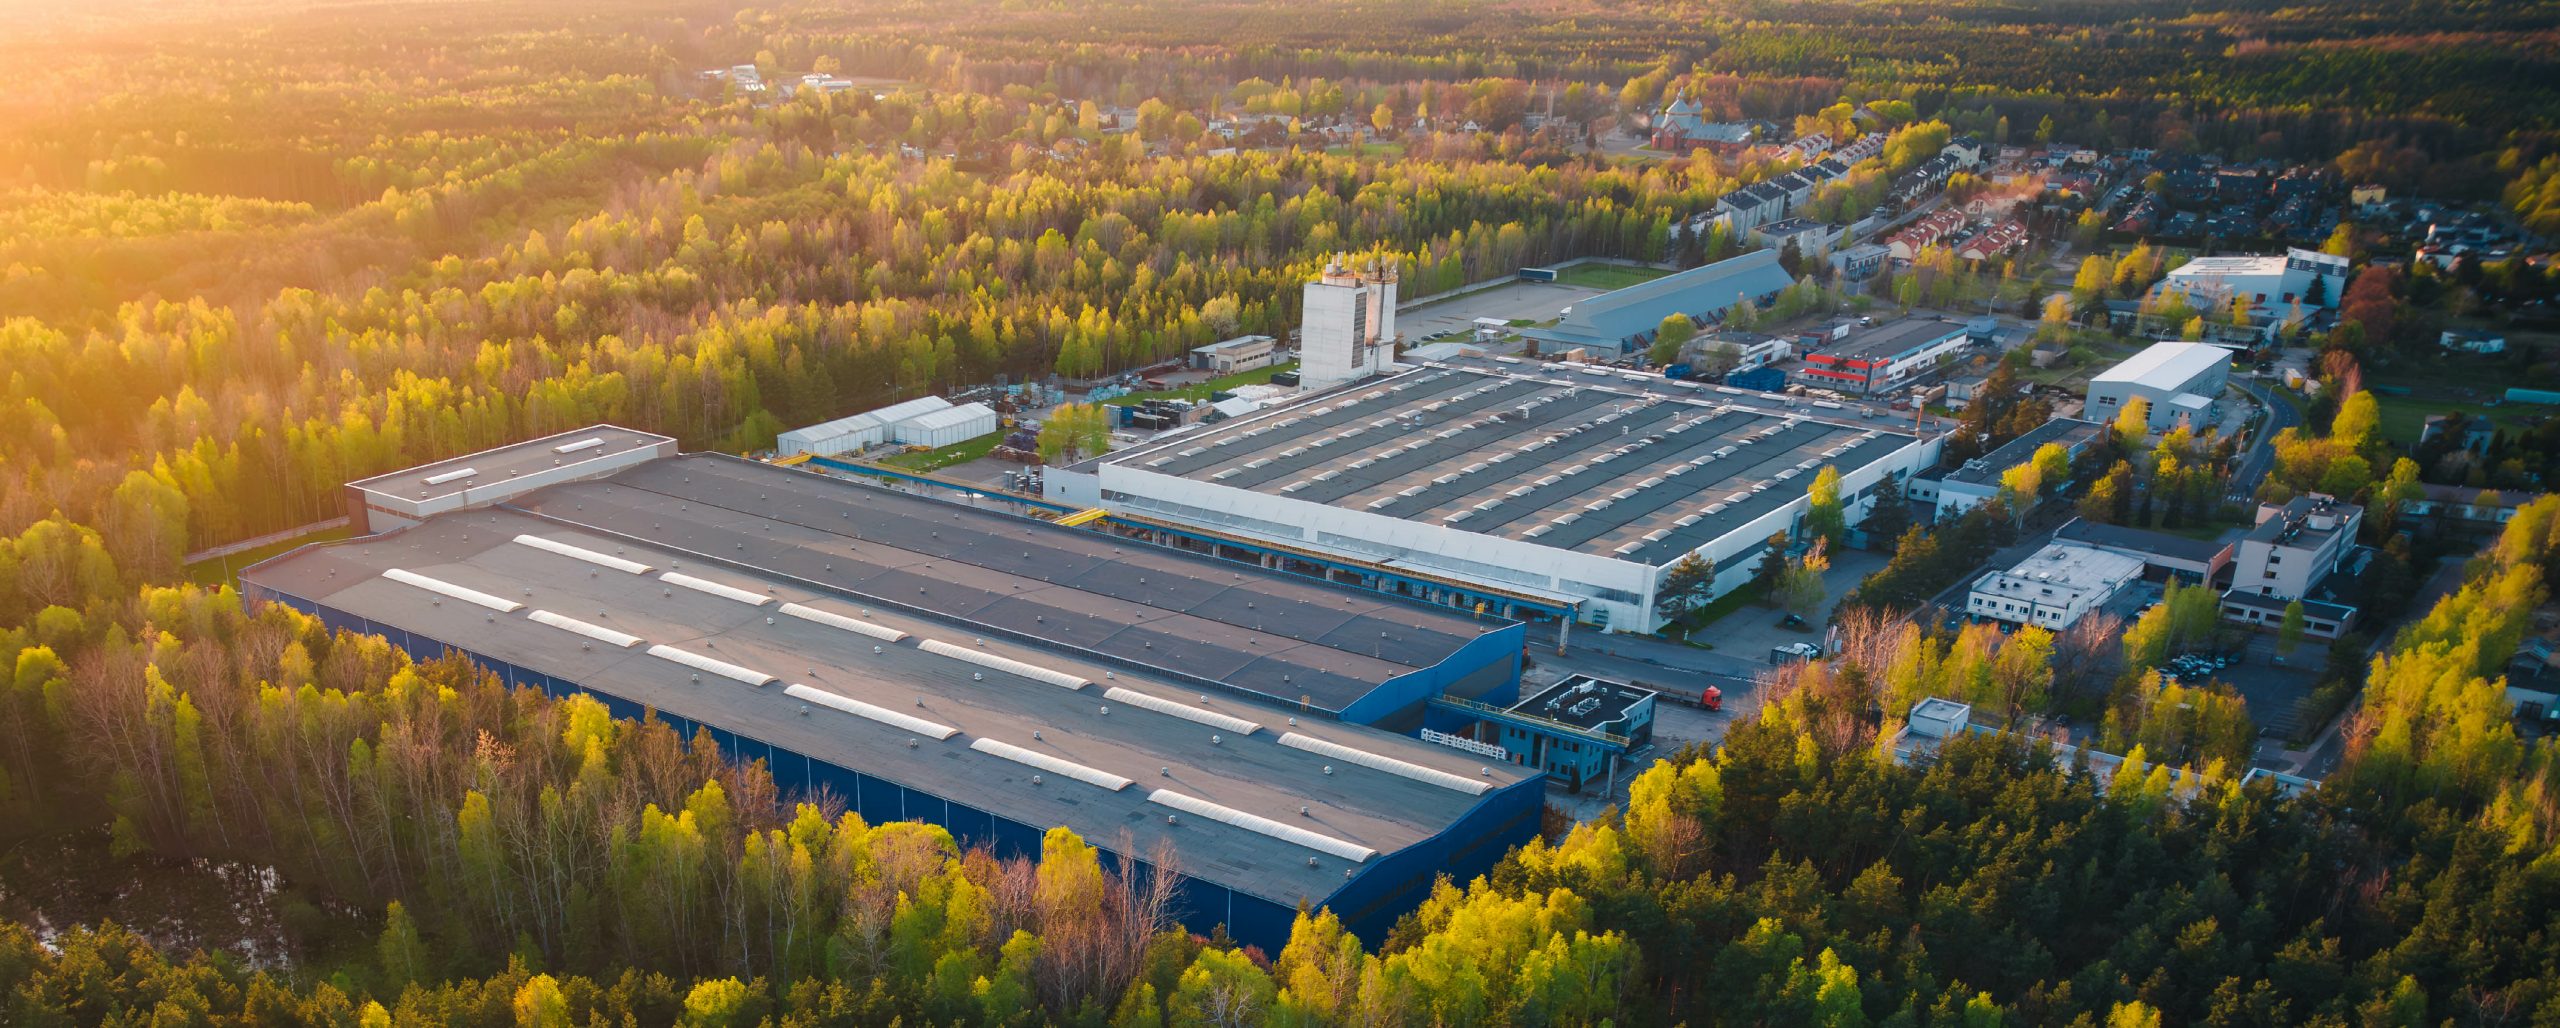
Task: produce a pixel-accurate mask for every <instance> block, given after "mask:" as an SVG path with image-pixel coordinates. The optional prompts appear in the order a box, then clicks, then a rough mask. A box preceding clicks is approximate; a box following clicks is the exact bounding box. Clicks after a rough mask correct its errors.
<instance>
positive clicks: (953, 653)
mask: <svg viewBox="0 0 2560 1028" xmlns="http://www.w3.org/2000/svg"><path fill="white" fill-rule="evenodd" d="M916 648H917V649H919V650H923V651H925V652H926V653H933V654H940V655H942V656H945V657H949V658H951V659H953V660H961V661H967V662H969V663H971V664H976V665H978V666H979V667H987V668H994V669H996V670H998V671H1002V672H1004V673H1006V674H1008V675H1018V676H1020V677H1023V678H1028V679H1031V680H1032V681H1035V682H1047V683H1049V684H1050V685H1054V686H1057V687H1058V688H1061V689H1082V688H1084V687H1085V686H1088V685H1092V684H1093V681H1092V680H1091V679H1086V678H1078V677H1076V676H1074V675H1071V674H1068V673H1066V672H1064V671H1052V670H1050V669H1048V668H1045V667H1041V666H1040V665H1038V664H1027V663H1024V662H1022V661H1019V660H1015V659H1013V658H1011V657H999V656H996V655H995V654H992V653H987V652H984V651H981V650H973V649H970V648H968V647H966V646H953V645H951V644H950V643H947V642H943V641H941V640H939V639H927V640H925V641H923V642H920V643H917V644H916Z"/></svg>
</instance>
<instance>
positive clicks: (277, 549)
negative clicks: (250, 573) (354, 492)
mask: <svg viewBox="0 0 2560 1028" xmlns="http://www.w3.org/2000/svg"><path fill="white" fill-rule="evenodd" d="M355 534H356V530H355V528H354V527H353V526H350V525H340V526H338V527H336V528H331V529H326V530H323V531H318V532H313V533H311V534H310V535H301V536H295V537H293V538H291V539H287V540H285V541H283V542H280V543H268V544H267V545H265V546H261V547H258V548H256V549H253V550H242V551H240V552H238V553H235V554H232V555H230V556H228V557H215V558H213V559H212V560H205V561H198V562H196V563H193V564H189V565H187V569H186V571H187V581H190V582H194V583H195V584H197V585H207V586H217V585H231V584H234V583H233V582H232V576H234V575H237V574H239V573H240V569H241V568H245V567H248V566H249V565H251V564H255V563H257V562H259V561H262V560H265V559H267V558H269V557H273V556H275V555H276V554H279V553H283V552H286V551H288V550H295V549H300V548H302V547H305V546H309V545H311V544H312V543H325V542H329V541H331V540H334V539H346V538H351V537H353V536H354V535H355Z"/></svg>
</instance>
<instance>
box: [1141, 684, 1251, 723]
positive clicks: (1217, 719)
mask: <svg viewBox="0 0 2560 1028" xmlns="http://www.w3.org/2000/svg"><path fill="white" fill-rule="evenodd" d="M1102 695H1103V696H1104V697H1106V698H1108V699H1110V700H1111V702H1113V703H1121V704H1126V705H1128V706H1132V707H1142V708H1145V709H1147V710H1152V711H1155V712H1156V713H1158V714H1163V715H1166V716H1168V717H1178V718H1181V719H1183V720H1185V721H1190V722H1194V723H1197V724H1203V725H1207V726H1209V727H1211V728H1217V729H1221V730H1224V731H1228V732H1233V733H1235V734H1237V735H1252V734H1253V733H1255V732H1258V731H1261V730H1262V726H1261V725H1260V724H1258V723H1256V722H1252V721H1247V720H1245V719H1243V718H1240V717H1230V716H1228V715H1225V714H1221V713H1218V712H1217V711H1214V710H1206V709H1202V708H1200V707H1195V706H1192V705H1190V704H1187V703H1178V702H1175V701H1173V700H1168V699H1165V698H1163V697H1161V696H1156V695H1153V694H1150V693H1143V692H1138V691H1137V690H1134V689H1125V688H1121V687H1119V686H1113V687H1111V688H1110V689H1107V690H1104V691H1103V694H1102Z"/></svg>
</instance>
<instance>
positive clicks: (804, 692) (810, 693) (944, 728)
mask: <svg viewBox="0 0 2560 1028" xmlns="http://www.w3.org/2000/svg"><path fill="white" fill-rule="evenodd" d="M782 693H783V695H785V696H789V697H791V698H793V699H796V700H799V701H801V702H804V703H815V704H817V705H819V706H821V707H825V708H828V709H830V710H840V711H843V712H845V713H847V714H851V715H853V716H855V717H858V718H864V719H867V720H871V721H877V722H879V723H881V724H884V725H888V726H889V727H891V728H896V729H900V730H903V731H909V732H914V733H916V734H917V735H924V736H931V737H932V738H933V739H935V740H936V741H940V740H943V739H948V738H951V737H952V736H955V735H958V734H960V730H959V729H957V728H953V727H951V726H950V725H946V724H942V723H940V722H937V721H927V720H925V719H923V718H920V717H916V716H913V715H910V714H901V713H898V712H897V711H894V710H890V709H889V708H887V707H882V706H877V705H874V704H869V703H864V702H862V701H861V700H857V699H854V698H853V697H851V696H839V695H836V694H835V693H831V692H828V691H826V690H824V689H812V688H810V687H808V686H805V685H799V684H793V685H790V686H786V687H784V688H783V690H782Z"/></svg>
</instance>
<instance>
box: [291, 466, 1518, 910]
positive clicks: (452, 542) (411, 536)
mask: <svg viewBox="0 0 2560 1028" xmlns="http://www.w3.org/2000/svg"><path fill="white" fill-rule="evenodd" d="M657 463H658V464H660V465H668V464H679V463H681V462H677V461H660V462H657ZM590 485H596V486H597V487H598V490H600V489H601V487H602V484H601V483H590ZM571 488H576V487H571ZM637 491H638V490H636V489H633V488H631V487H629V486H628V485H624V486H620V487H618V488H617V489H616V492H617V493H631V492H637ZM579 495H581V496H584V497H586V498H590V499H592V498H596V497H597V496H600V495H601V493H600V491H597V490H581V491H580V493H579ZM564 499H565V498H564ZM963 520H964V522H965V520H966V519H963ZM866 523H867V522H866ZM733 527H746V526H745V524H744V523H743V522H739V523H736V524H735V525H734V526H733ZM768 528H769V529H770V530H771V531H772V532H773V533H774V534H775V535H776V536H784V537H788V536H797V535H800V534H801V533H800V532H798V531H796V530H794V529H793V528H792V526H788V525H783V524H778V523H776V524H769V525H756V526H753V527H748V528H747V530H748V531H751V532H754V533H756V534H758V535H761V534H763V532H764V531H766V530H767V529H768ZM694 541H696V542H700V541H702V540H700V539H695V540H694ZM244 578H246V579H248V580H249V581H250V582H251V583H253V584H255V585H258V586H263V587H265V588H268V589H273V590H276V591H279V592H282V593H285V594H287V595H290V596H293V597H297V598H300V599H303V600H306V601H310V602H312V603H316V604H319V605H323V606H326V607H328V608H332V609H335V610H338V611H343V612H345V613H348V614H352V615H355V616H357V617H361V618H364V619H367V620H369V621H372V622H374V623H376V624H378V625H383V626H392V627H396V628H397V629H399V630H401V631H404V632H408V633H413V634H415V635H419V636H424V637H426V638H427V639H431V640H438V641H443V642H448V643H453V644H456V645H463V646H468V647H470V648H471V649H472V650H473V652H474V653H476V654H477V655H479V656H480V657H483V658H486V659H489V660H494V661H500V662H504V663H506V664H510V665H514V666H516V667H520V668H524V669H527V670H531V671H536V672H539V673H542V674H545V675H550V676H553V677H555V678H559V679H563V680H566V681H570V682H576V683H581V684H585V685H588V686H591V687H593V688H595V689H597V690H599V691H602V692H605V693H608V694H611V695H614V696H617V697H619V698H622V699H625V700H628V701H631V702H633V703H638V704H644V705H647V706H648V707H650V708H652V709H656V710H661V711H665V712H667V713H668V714H671V715H674V716H677V717H682V718H685V719H688V720H692V721H695V722H699V723H701V724H705V725H709V726H712V727H715V728H719V729H721V730H724V731H728V732H733V733H736V734H738V735H740V736H742V737H745V738H747V739H751V740H755V741H760V742H763V743H768V744H771V745H773V746H777V747H781V748H783V749H786V750H789V751H791V752H793V753H796V754H801V755H805V756H809V757H813V758H816V759H818V760H822V761H827V762H829V763H833V764H837V765H840V766H842V767H846V768H850V769H854V770H857V771H859V772H861V773H863V774H865V775H874V776H878V777H880V778H885V779H888V780H890V781H894V782H898V783H899V784H902V785H905V786H908V787H910V788H913V789H916V790H920V791H922V792H925V793H929V794H932V795H936V796H940V797H943V798H945V799H947V800H949V801H951V802H953V803H958V804H966V805H968V806H971V807H974V808H976V809H980V810H985V811H989V812H992V813H995V814H997V815H1000V816H1002V817H1006V818H1009V819H1012V820H1014V821H1017V822H1020V823H1023V824H1028V825H1033V826H1040V827H1045V826H1050V825H1064V826H1067V827H1069V828H1072V829H1075V830H1076V831H1077V832H1079V833H1081V834H1082V835H1084V836H1085V838H1086V839H1088V840H1090V841H1092V842H1094V843H1095V844H1097V845H1103V846H1106V847H1114V848H1117V846H1118V845H1119V843H1118V842H1117V841H1116V840H1119V839H1122V838H1124V837H1126V838H1128V840H1129V844H1130V845H1132V846H1134V851H1133V855H1139V856H1144V855H1145V854H1147V853H1149V852H1151V851H1152V849H1153V847H1154V846H1155V845H1156V844H1157V843H1160V842H1172V843H1174V844H1176V845H1177V846H1178V847H1179V850H1180V852H1181V854H1182V860H1183V863H1182V871H1183V872H1184V873H1186V874H1190V875H1193V876H1195V877H1199V878H1203V879H1207V880H1210V881H1214V882H1217V883H1219V884H1221V885H1225V886H1227V887H1229V888H1233V889H1236V890H1238V891H1241V892H1245V893H1249V894H1252V895H1256V896H1261V897H1264V898H1267V899H1271V900H1274V901H1276V902H1279V903H1281V904H1283V905H1287V904H1292V903H1295V902H1297V901H1299V900H1301V899H1305V900H1309V901H1311V902H1312V901H1321V900H1322V899H1323V898H1324V897H1325V896H1327V895H1329V894H1331V893H1332V892H1333V891H1334V890H1336V889H1338V888H1339V887H1340V886H1341V884H1342V882H1343V880H1344V878H1345V872H1346V871H1355V870H1356V869H1357V868H1358V867H1360V866H1362V865H1363V864H1365V863H1367V862H1368V861H1369V860H1373V859H1374V855H1364V854H1370V853H1371V851H1375V852H1377V853H1383V852H1390V851H1393V850H1395V849H1398V848H1402V847H1405V846H1409V845H1412V844H1414V843H1417V842H1420V841H1422V840H1424V839H1426V838H1428V837H1430V836H1431V835H1433V834H1435V833H1437V832H1439V831H1441V830H1443V829H1445V828H1447V827H1448V826H1449V825H1451V824H1453V823H1454V822H1456V821H1457V820H1459V819H1460V818H1462V817H1463V816H1464V815H1465V814H1466V813H1467V812H1468V811H1469V810H1471V809H1472V808H1473V807H1474V806H1475V805H1476V804H1477V803H1478V802H1479V800H1480V797H1481V795H1482V794H1484V793H1485V792H1486V791H1488V790H1490V789H1498V788H1501V787H1505V786H1508V785H1511V784H1513V783H1515V782H1518V781H1520V780H1521V775H1522V772H1520V771H1519V770H1518V769H1516V768H1512V767H1510V766H1509V765H1500V766H1495V767H1492V768H1490V769H1487V768H1485V767H1484V766H1483V765H1482V763H1481V762H1480V761H1477V760H1474V759H1472V758H1469V757H1467V756H1465V755H1463V754H1459V753H1455V752H1453V751H1450V750H1446V749H1442V748H1439V747H1434V746H1429V745H1425V744H1422V743H1419V742H1416V741H1413V740H1410V739H1406V738H1404V737H1401V736H1396V735H1392V734H1389V733H1386V732H1381V731H1377V730H1373V729H1368V728H1363V727H1359V726H1354V725H1346V724H1342V723H1340V722H1328V721H1320V720H1317V719H1312V718H1299V719H1297V720H1298V721H1299V722H1301V723H1296V724H1293V723H1291V717H1290V712H1289V711H1288V710H1286V709H1282V708H1276V707H1269V706H1265V705H1261V704H1257V703H1251V702H1246V701H1241V700H1237V699H1233V698H1229V697H1225V696H1221V695H1218V694H1214V693H1203V692H1202V691H1200V690H1198V689H1194V688H1190V687H1188V686H1187V685H1186V684H1184V683H1179V682H1176V681H1173V680H1171V679H1169V678H1166V677H1163V676H1157V675H1151V674H1147V673H1144V672H1137V671H1132V670H1130V669H1129V668H1127V667H1125V666H1121V665H1118V664H1114V663H1105V662H1102V661H1097V660H1090V659H1084V658H1082V657H1080V656H1078V655H1074V654H1069V653H1063V652H1060V651H1056V650H1051V649H1046V648H1041V647H1036V646H1030V645H1021V644H1014V643H1009V642H1005V641H1001V640H999V639H995V638H985V637H979V636H975V635H972V634H971V628H970V627H969V626H967V625H965V624H961V623H958V622H954V621H951V620H948V619H944V618H939V617H932V616H924V615H919V614H916V613H913V612H910V611H906V610H895V609H891V608H888V607H886V606H871V605H866V604H864V603H863V602H861V601H859V600H854V599H848V598H846V597H844V596H841V595H836V594H834V593H832V592H830V591H828V590H824V589H817V588H810V587H808V586H806V585H803V584H800V583H798V582H795V581H794V580H792V578H791V577H790V576H786V575H781V574H770V573H762V574H760V573H754V572H751V571H746V570H741V568H740V567H739V566H737V565H734V564H726V563H718V562H713V561H709V560H704V559H702V558H699V557H695V556H692V555H689V554H686V553H683V552H681V551H679V550H677V549H673V548H659V547H654V546H647V545H639V544H635V543H634V542H633V541H632V540H631V539H629V538H627V537H625V536H622V535H618V534H613V533H609V532H601V531H589V530H585V529H581V528H577V527H571V526H565V525H562V524H559V523H557V522H554V521H552V520H550V519H547V518H542V517H537V516H534V515H530V514H526V513H522V512H518V511H514V510H508V509H498V510H485V511H474V512H471V513H466V514H454V515H448V516H443V517H438V518H434V519H430V520H429V521H428V522H426V523H425V524H423V525H420V526H417V527H414V528H410V529H407V530H404V531H400V532H394V533H389V534H385V535H378V536H369V537H365V538H361V539H356V540H350V541H347V542H342V543H335V544H329V545H323V546H316V547H309V548H305V549H303V550H300V551H296V552H295V553H292V554H289V555H287V556H285V557H281V558H277V559H275V560H272V561H269V562H267V563H265V564H262V565H259V566H258V567H256V568H253V569H251V571H250V572H249V573H248V574H247V575H245V576H244ZM983 584H987V585H993V584H995V583H993V582H985V583H983ZM1017 584H1019V583H1018V582H1017ZM1045 591H1051V590H1046V589H1030V590H1026V593H1027V594H1030V595H1037V594H1038V593H1040V592H1045ZM1052 613H1054V614H1056V615H1057V617H1058V619H1064V618H1066V617H1069V616H1078V617H1081V616H1082V615H1084V614H1085V613H1086V612H1085V611H1079V610H1067V611H1058V610H1053V611H1052ZM1100 613H1101V615H1102V616H1100V617H1097V618H1096V619H1095V620H1096V622H1098V623H1099V622H1105V621H1117V620H1119V619H1120V618H1121V617H1122V616H1124V615H1123V613H1122V612H1121V611H1118V610H1108V611H1103V612H1100ZM1335 747H1349V748H1350V749H1349V750H1343V749H1338V748H1335ZM1328 769H1330V770H1328ZM1034 776H1038V778H1037V779H1036V780H1035V777H1034ZM1159 790H1163V791H1164V792H1162V793H1160V792H1159ZM1167 793H1169V794H1172V795H1169V796H1168V795H1167ZM1301 808H1304V809H1305V811H1306V812H1305V813H1303V814H1302V813H1300V809H1301ZM1168 817H1171V819H1172V821H1171V823H1168V820H1167V819H1168ZM1124 833H1125V836H1124ZM1311 859H1312V861H1313V863H1312V865H1311V864H1310V860H1311Z"/></svg>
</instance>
